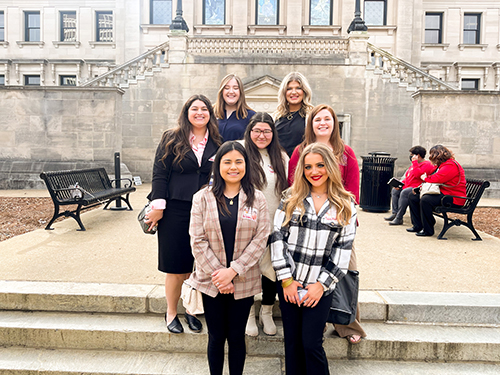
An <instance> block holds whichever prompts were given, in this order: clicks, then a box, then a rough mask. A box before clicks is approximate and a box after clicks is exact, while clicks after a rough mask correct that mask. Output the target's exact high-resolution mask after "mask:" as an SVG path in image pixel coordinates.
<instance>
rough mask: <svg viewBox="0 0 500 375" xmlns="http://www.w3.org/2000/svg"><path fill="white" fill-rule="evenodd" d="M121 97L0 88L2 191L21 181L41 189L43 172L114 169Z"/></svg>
mask: <svg viewBox="0 0 500 375" xmlns="http://www.w3.org/2000/svg"><path fill="white" fill-rule="evenodd" d="M122 94H123V91H121V90H118V89H115V88H91V89H87V88H78V87H76V88H75V87H71V88H65V87H7V88H3V87H0V113H1V114H2V115H1V116H0V166H1V168H0V187H1V188H21V187H22V182H21V181H22V180H24V181H27V183H26V186H29V187H39V186H40V184H39V182H40V180H39V179H38V178H37V175H38V174H39V173H40V172H41V171H42V170H57V169H68V165H71V166H73V165H75V166H76V165H78V167H79V168H85V167H93V166H95V165H103V164H106V165H110V164H111V165H112V164H113V158H114V153H115V152H116V151H121V147H122V124H121V116H122V108H121V104H122V102H121V96H122ZM68 163H69V164H68ZM47 167H48V168H49V169H46V168H47ZM42 186H43V185H42Z"/></svg>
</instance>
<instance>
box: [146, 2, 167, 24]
mask: <svg viewBox="0 0 500 375" xmlns="http://www.w3.org/2000/svg"><path fill="white" fill-rule="evenodd" d="M151 23H152V24H154V25H170V24H171V23H172V0H152V2H151Z"/></svg>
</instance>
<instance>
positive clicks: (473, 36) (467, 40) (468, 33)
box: [464, 13, 481, 44]
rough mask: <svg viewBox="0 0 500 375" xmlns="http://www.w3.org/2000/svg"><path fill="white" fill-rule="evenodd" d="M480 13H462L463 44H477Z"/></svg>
mask: <svg viewBox="0 0 500 375" xmlns="http://www.w3.org/2000/svg"><path fill="white" fill-rule="evenodd" d="M480 30H481V13H465V14H464V44H479V42H480V38H479V34H480Z"/></svg>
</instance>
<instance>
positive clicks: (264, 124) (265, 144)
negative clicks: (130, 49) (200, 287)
mask: <svg viewBox="0 0 500 375" xmlns="http://www.w3.org/2000/svg"><path fill="white" fill-rule="evenodd" d="M244 144H245V149H246V151H247V153H248V158H249V160H250V163H251V165H252V166H253V167H254V169H255V172H256V173H255V175H256V176H254V177H255V186H256V187H257V189H259V190H261V191H262V192H263V193H264V195H265V197H266V200H267V206H268V208H269V213H270V214H272V215H274V213H275V212H276V209H277V208H278V205H279V203H280V199H281V195H282V193H283V191H284V190H286V189H287V188H288V182H287V169H288V160H289V158H288V155H287V154H286V152H285V150H283V148H282V147H281V146H280V144H279V140H278V132H277V131H276V126H275V125H274V121H273V118H272V117H271V116H270V115H269V114H267V113H265V112H257V113H256V114H255V115H254V116H253V117H252V118H251V119H250V123H249V124H248V126H247V130H246V131H245V136H244ZM260 269H261V271H262V304H261V308H260V313H259V324H260V325H262V329H263V331H264V333H265V334H267V335H271V336H272V335H275V334H276V325H275V324H274V321H273V306H274V302H275V301H276V292H277V289H276V274H275V272H274V269H273V266H272V264H271V253H270V250H269V248H268V249H266V252H265V254H264V257H263V258H262V260H261V262H260ZM258 333H259V331H258V329H257V325H256V323H255V309H254V308H253V307H252V309H251V310H250V316H249V317H248V323H247V327H246V334H247V335H249V336H257V335H258Z"/></svg>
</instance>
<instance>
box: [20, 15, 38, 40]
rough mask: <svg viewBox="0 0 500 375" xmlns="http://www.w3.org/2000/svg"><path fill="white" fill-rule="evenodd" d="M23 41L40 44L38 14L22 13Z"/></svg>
mask: <svg viewBox="0 0 500 375" xmlns="http://www.w3.org/2000/svg"><path fill="white" fill-rule="evenodd" d="M24 41H25V42H40V12H24Z"/></svg>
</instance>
